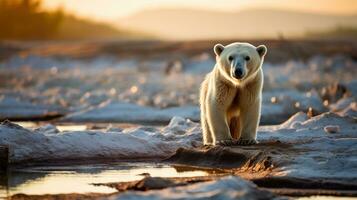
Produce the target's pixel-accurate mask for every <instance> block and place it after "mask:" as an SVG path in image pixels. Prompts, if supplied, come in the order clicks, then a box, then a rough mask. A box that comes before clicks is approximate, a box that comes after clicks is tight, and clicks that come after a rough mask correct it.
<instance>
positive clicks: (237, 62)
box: [214, 42, 267, 84]
mask: <svg viewBox="0 0 357 200" xmlns="http://www.w3.org/2000/svg"><path fill="white" fill-rule="evenodd" d="M214 52H215V54H216V60H217V64H218V68H219V70H220V72H221V73H222V74H223V76H224V77H225V78H227V79H228V80H230V81H231V82H233V83H235V84H239V83H242V82H244V81H245V80H248V79H249V77H253V76H254V75H255V74H256V73H257V72H258V70H259V69H260V68H261V65H262V63H263V60H264V56H265V54H266V52H267V48H266V47H265V46H264V45H259V46H258V47H255V46H253V45H251V44H248V43H239V42H235V43H232V44H229V45H227V46H223V45H222V44H216V45H215V46H214Z"/></svg>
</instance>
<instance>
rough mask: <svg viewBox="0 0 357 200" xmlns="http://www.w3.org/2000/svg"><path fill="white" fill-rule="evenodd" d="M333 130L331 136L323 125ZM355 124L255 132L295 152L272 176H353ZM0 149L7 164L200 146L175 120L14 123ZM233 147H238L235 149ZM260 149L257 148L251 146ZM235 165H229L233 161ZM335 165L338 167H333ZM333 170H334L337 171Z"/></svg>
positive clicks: (302, 117)
mask: <svg viewBox="0 0 357 200" xmlns="http://www.w3.org/2000/svg"><path fill="white" fill-rule="evenodd" d="M331 126H332V127H334V126H335V127H338V130H336V132H332V133H330V132H329V131H328V129H327V128H326V127H331ZM356 130H357V123H356V119H355V118H351V117H348V116H346V117H341V116H338V115H336V114H333V113H324V114H322V115H319V116H316V117H313V118H310V119H309V118H308V116H307V115H306V114H304V113H297V114H296V115H294V116H293V117H292V118H290V119H289V120H287V121H286V122H285V123H283V124H280V125H275V126H262V127H260V128H259V133H258V140H259V141H260V144H261V145H264V143H266V145H269V142H271V141H280V142H281V145H282V146H284V144H285V145H289V146H291V148H292V149H294V150H289V149H286V152H284V151H282V152H279V155H280V156H279V155H277V157H276V158H274V157H273V160H274V159H276V160H277V161H283V160H284V164H283V165H282V166H279V167H278V168H277V169H276V170H275V172H274V173H275V174H276V175H283V176H285V175H289V176H297V177H299V176H303V177H330V178H337V177H344V178H354V179H357V177H352V176H351V175H352V174H357V165H356V163H355V162H354V160H355V156H356V155H357V150H356V149H355V148H354V146H356V145H357V135H356V134H357V131H356ZM0 145H8V146H9V147H10V162H11V163H21V162H25V161H31V162H36V161H45V160H70V159H82V160H86V159H95V158H103V159H104V158H108V159H139V158H150V159H153V158H164V157H168V156H170V155H172V154H174V153H175V151H176V150H177V149H178V148H181V147H182V148H188V149H190V148H195V147H198V146H200V145H202V143H201V128H200V125H199V124H198V123H194V122H191V121H190V120H185V119H183V118H181V117H174V118H173V119H172V120H171V122H170V124H169V125H167V126H166V127H164V128H160V129H159V128H155V127H146V126H139V127H137V128H127V129H123V130H121V129H115V128H112V129H108V130H86V131H68V132H60V131H58V130H57V129H56V127H55V126H53V125H46V126H43V127H40V128H38V129H34V130H30V129H25V128H23V127H21V126H18V125H16V124H13V123H9V122H5V123H2V124H1V125H0ZM235 148H239V146H238V147H235ZM254 148H256V149H257V150H259V146H256V147H254ZM232 162H234V161H232ZM336 166H338V167H336ZM336 169H338V170H336Z"/></svg>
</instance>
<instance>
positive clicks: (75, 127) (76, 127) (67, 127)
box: [16, 122, 87, 132]
mask: <svg viewBox="0 0 357 200" xmlns="http://www.w3.org/2000/svg"><path fill="white" fill-rule="evenodd" d="M16 124H19V125H20V126H22V127H24V128H30V129H31V128H38V127H39V124H38V123H35V122H16ZM56 128H57V129H58V130H59V131H61V132H62V131H85V130H87V125H85V124H63V125H61V124H60V125H56Z"/></svg>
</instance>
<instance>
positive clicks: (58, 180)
mask: <svg viewBox="0 0 357 200" xmlns="http://www.w3.org/2000/svg"><path fill="white" fill-rule="evenodd" d="M143 173H149V174H150V175H151V176H156V177H193V176H206V175H208V172H205V171H200V170H193V171H181V170H176V169H175V168H174V167H172V166H169V165H164V164H153V163H150V164H147V163H114V164H113V163H111V164H90V165H74V166H37V167H26V168H17V169H11V170H10V172H9V173H8V176H7V177H6V178H1V179H0V181H1V182H0V198H1V197H2V198H6V197H8V196H11V195H14V194H18V193H24V194H30V195H35V194H60V193H61V194H68V193H89V192H91V193H113V192H116V190H115V189H113V188H110V187H107V186H94V185H93V183H110V182H122V181H133V180H139V179H142V178H143Z"/></svg>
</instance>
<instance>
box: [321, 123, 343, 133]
mask: <svg viewBox="0 0 357 200" xmlns="http://www.w3.org/2000/svg"><path fill="white" fill-rule="evenodd" d="M324 130H325V132H326V133H338V132H340V126H334V125H330V126H325V127H324Z"/></svg>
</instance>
